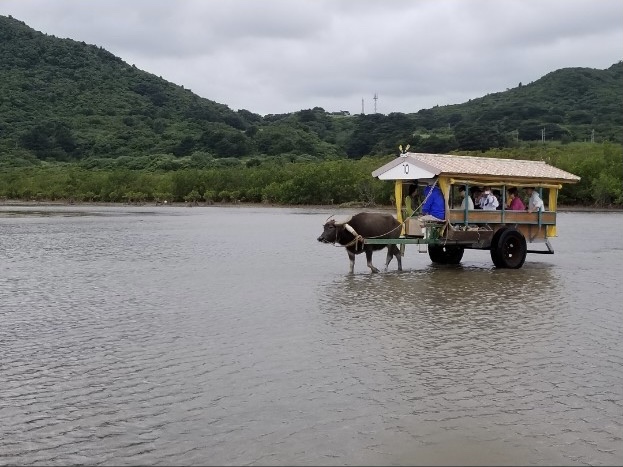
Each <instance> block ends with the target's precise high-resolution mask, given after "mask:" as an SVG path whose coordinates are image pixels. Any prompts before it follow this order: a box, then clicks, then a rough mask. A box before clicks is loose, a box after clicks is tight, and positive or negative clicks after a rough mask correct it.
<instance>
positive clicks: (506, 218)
mask: <svg viewBox="0 0 623 467" xmlns="http://www.w3.org/2000/svg"><path fill="white" fill-rule="evenodd" d="M448 220H449V221H450V223H452V224H457V223H463V224H528V225H556V213H555V212H553V211H541V212H528V211H501V210H500V211H484V210H482V209H474V210H470V211H467V213H466V212H465V211H464V210H463V209H451V210H450V211H449V212H448Z"/></svg>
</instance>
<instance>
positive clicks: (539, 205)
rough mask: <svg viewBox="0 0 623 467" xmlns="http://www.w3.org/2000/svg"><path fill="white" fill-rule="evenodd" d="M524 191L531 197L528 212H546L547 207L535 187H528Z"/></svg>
mask: <svg viewBox="0 0 623 467" xmlns="http://www.w3.org/2000/svg"><path fill="white" fill-rule="evenodd" d="M524 189H525V190H526V193H527V195H528V196H529V199H528V212H534V211H543V210H545V206H544V204H543V200H542V199H541V197H540V196H539V194H538V193H537V192H536V190H535V189H534V187H532V186H527V187H526V188H524Z"/></svg>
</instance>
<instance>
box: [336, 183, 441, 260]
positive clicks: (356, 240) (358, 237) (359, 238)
mask: <svg viewBox="0 0 623 467" xmlns="http://www.w3.org/2000/svg"><path fill="white" fill-rule="evenodd" d="M435 186H437V179H435V182H434V183H433V184H432V186H431V189H430V190H429V191H428V193H427V194H426V196H425V197H424V200H423V201H422V202H421V203H420V205H419V206H418V207H417V208H416V209H415V210H414V211H413V213H414V214H415V213H416V212H417V211H418V210H419V209H420V208H421V207H422V206H424V204H426V201H427V200H428V198H429V197H430V195H431V194H432V193H433V188H435ZM334 216H335V214H331V215H330V216H329V217H328V218H327V220H326V222H328V221H329V219H331V218H332V217H334ZM412 217H413V215H411V216H409V217H407V218H406V219H405V220H403V221H402V222H401V223H400V224H398V225H397V226H396V227H394V228H393V229H390V230H388V231H387V232H385V233H383V234H381V235H376V236H372V237H366V238H382V237H384V236H385V235H387V234H390V233H392V232H393V231H395V230H396V229H398V228H400V229H401V230H402V226H403V225H404V224H405V223H406V222H407V220H408V219H411V218H412ZM351 219H352V216H351V217H350V218H349V219H348V220H347V221H346V222H342V223H340V224H336V225H348V222H349V221H350V220H351ZM326 222H325V223H326ZM444 224H445V225H444V229H445V227H446V226H447V224H449V221H447V220H446V221H444ZM348 227H350V226H348ZM351 229H352V227H351ZM442 232H443V230H442ZM351 233H352V234H353V235H354V236H355V238H354V239H352V240H351V241H350V242H348V243H347V244H346V245H336V243H337V241H338V237H337V235H336V236H335V242H333V246H335V247H344V248H348V247H349V246H352V245H355V249H357V246H358V243H359V242H361V243H364V240H365V239H364V237H362V236H361V235H359V234H358V233H357V232H355V229H352V232H351Z"/></svg>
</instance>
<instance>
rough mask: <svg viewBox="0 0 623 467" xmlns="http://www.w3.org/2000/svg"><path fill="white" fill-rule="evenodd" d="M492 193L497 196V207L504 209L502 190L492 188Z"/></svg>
mask: <svg viewBox="0 0 623 467" xmlns="http://www.w3.org/2000/svg"><path fill="white" fill-rule="evenodd" d="M491 193H493V196H495V199H496V201H497V203H498V205H497V206H496V208H495V209H497V210H498V211H499V210H500V209H502V206H501V205H500V200H501V199H502V192H501V191H500V190H491Z"/></svg>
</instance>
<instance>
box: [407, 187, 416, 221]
mask: <svg viewBox="0 0 623 467" xmlns="http://www.w3.org/2000/svg"><path fill="white" fill-rule="evenodd" d="M417 206H418V202H417V182H416V183H412V184H411V185H409V192H408V194H407V196H405V211H406V214H407V217H411V216H413V213H414V212H415V208H417Z"/></svg>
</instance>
